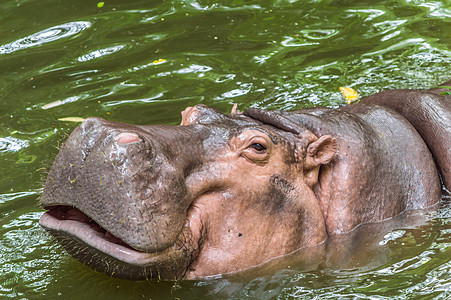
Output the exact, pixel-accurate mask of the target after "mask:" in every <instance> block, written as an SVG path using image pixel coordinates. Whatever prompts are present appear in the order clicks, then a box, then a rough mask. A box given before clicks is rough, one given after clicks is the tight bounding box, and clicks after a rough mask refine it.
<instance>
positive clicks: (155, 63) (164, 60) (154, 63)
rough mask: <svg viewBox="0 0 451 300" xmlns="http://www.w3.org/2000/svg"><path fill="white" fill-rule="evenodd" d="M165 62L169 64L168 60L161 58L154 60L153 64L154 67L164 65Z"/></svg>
mask: <svg viewBox="0 0 451 300" xmlns="http://www.w3.org/2000/svg"><path fill="white" fill-rule="evenodd" d="M165 62H167V60H166V59H164V58H160V59H156V60H154V61H153V62H152V64H153V65H159V64H162V63H165Z"/></svg>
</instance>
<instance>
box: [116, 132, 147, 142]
mask: <svg viewBox="0 0 451 300" xmlns="http://www.w3.org/2000/svg"><path fill="white" fill-rule="evenodd" d="M116 141H117V142H118V143H121V144H130V143H134V142H140V141H141V138H140V137H139V136H138V135H137V134H135V133H130V132H123V133H120V134H118V135H117V136H116Z"/></svg>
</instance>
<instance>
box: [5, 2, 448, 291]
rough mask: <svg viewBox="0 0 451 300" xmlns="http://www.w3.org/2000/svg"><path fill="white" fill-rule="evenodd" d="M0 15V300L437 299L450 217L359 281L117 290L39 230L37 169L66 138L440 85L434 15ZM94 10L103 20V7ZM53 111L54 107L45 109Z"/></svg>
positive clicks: (443, 6)
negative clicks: (206, 114) (346, 94)
mask: <svg viewBox="0 0 451 300" xmlns="http://www.w3.org/2000/svg"><path fill="white" fill-rule="evenodd" d="M97 3H98V2H97V1H86V0H80V1H63V0H59V1H58V0H40V1H37V0H2V1H1V2H0V123H1V125H2V126H1V128H0V159H1V162H2V164H1V165H0V172H1V173H2V174H3V176H2V177H1V179H0V298H14V299H21V298H22V299H30V298H41V297H42V298H49V299H55V298H58V297H59V298H60V299H150V298H152V299H175V298H180V299H192V298H195V297H196V298H202V297H206V298H213V299H216V298H252V299H264V298H280V299H297V298H300V299H304V298H315V297H317V298H318V299H328V298H329V299H335V298H340V299H351V298H362V299H368V298H371V297H372V298H374V299H384V298H387V299H393V298H399V299H405V298H409V299H413V298H415V299H446V298H448V299H449V298H450V297H451V276H450V274H451V262H450V258H451V201H450V198H449V196H447V193H446V192H444V197H443V203H442V205H441V207H440V209H439V210H438V212H435V213H431V216H430V218H429V221H428V222H427V223H426V224H423V225H421V226H416V227H414V228H406V229H398V230H394V231H392V232H391V233H389V234H388V235H386V236H385V237H384V239H383V240H382V241H381V243H385V244H386V246H387V250H388V252H387V253H386V256H385V257H386V261H384V262H383V263H380V264H376V265H374V266H372V267H368V266H366V267H361V268H355V269H338V270H332V269H324V268H323V269H321V268H319V269H318V270H315V271H310V272H301V271H295V270H293V269H282V270H279V271H275V272H273V273H272V274H266V275H256V276H254V278H252V277H251V278H247V279H246V280H244V279H237V278H223V279H215V280H210V281H200V282H180V283H177V284H174V283H171V282H152V283H151V282H129V281H124V280H117V279H111V278H109V277H106V276H104V275H102V274H98V273H95V272H93V271H92V270H90V269H89V268H87V267H85V266H83V265H82V264H80V263H78V262H77V261H75V260H74V259H72V258H71V257H69V256H68V255H67V254H66V253H65V252H64V251H63V250H62V248H61V247H60V246H58V245H57V244H55V243H53V242H52V238H51V237H50V236H49V235H48V234H47V233H46V232H44V230H42V229H41V228H40V227H39V225H38V219H39V217H40V215H41V214H42V209H41V208H40V207H39V205H38V197H39V194H40V193H41V191H42V182H43V178H44V177H45V169H46V168H48V167H49V166H50V165H51V162H52V160H53V158H54V157H55V155H56V152H57V146H58V144H59V142H61V141H62V140H64V138H65V136H66V135H67V133H68V132H70V131H71V130H72V129H73V128H74V127H75V126H76V124H75V123H70V122H62V121H58V119H59V118H63V117H83V118H84V117H88V116H100V117H103V118H105V119H108V120H115V121H121V122H129V123H133V124H157V123H164V124H177V123H178V122H180V111H182V110H183V109H184V108H185V107H186V106H191V105H194V104H197V103H204V104H208V105H210V106H214V107H216V108H218V109H220V110H223V111H228V110H230V109H231V106H232V104H233V103H238V104H239V109H241V110H244V109H245V108H248V107H251V106H254V107H261V108H268V109H275V108H277V109H294V108H303V107H311V106H315V105H326V106H329V107H336V106H339V105H341V104H343V102H344V100H343V99H342V97H341V96H340V94H339V91H338V87H339V86H350V87H353V88H354V89H356V90H357V91H358V92H359V93H360V94H361V95H362V96H364V95H368V94H371V93H374V92H377V91H379V90H381V89H388V88H428V87H432V86H435V85H436V84H438V83H440V82H443V81H446V80H449V79H450V78H451V76H450V70H451V67H450V59H451V51H450V46H451V26H450V17H451V3H450V2H449V1H447V0H443V1H419V0H410V1H408V0H405V1H401V0H398V1H394V0H393V1H368V0H367V1H320V0H317V1H282V0H279V1H239V0H235V1H190V0H186V1H148V0H147V1H144V0H143V1H117V0H115V1H113V0H111V1H108V0H106V1H105V3H104V6H103V7H98V5H97ZM100 6H101V5H100ZM55 101H61V102H58V103H59V104H60V105H57V106H54V107H51V108H48V109H43V106H44V105H46V104H49V103H53V102H55Z"/></svg>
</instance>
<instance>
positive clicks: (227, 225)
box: [40, 90, 451, 279]
mask: <svg viewBox="0 0 451 300" xmlns="http://www.w3.org/2000/svg"><path fill="white" fill-rule="evenodd" d="M441 92H442V90H430V91H410V90H394V91H389V92H384V93H380V94H376V95H373V96H370V97H368V98H367V99H363V100H362V101H360V102H359V103H358V104H353V105H350V106H346V107H343V108H340V109H337V110H333V109H327V108H313V109H304V110H299V111H294V112H282V111H264V110H260V109H254V108H252V109H248V110H246V111H245V112H243V113H232V114H229V115H226V114H223V113H220V112H218V111H216V110H214V109H211V108H208V107H206V106H202V105H198V106H195V107H190V108H187V109H186V110H185V111H184V112H183V113H182V124H181V126H135V125H129V124H121V123H115V122H109V121H105V120H102V119H98V118H91V119H88V120H86V121H85V122H84V123H83V124H82V125H81V126H80V127H78V128H77V129H75V130H74V132H73V133H72V134H71V136H70V137H69V138H68V140H67V141H66V143H65V144H64V145H63V147H62V148H61V150H60V153H59V154H58V157H57V159H56V161H55V163H54V165H53V167H52V169H51V171H50V173H49V176H48V179H47V182H46V185H45V188H44V192H43V195H42V200H41V204H42V206H43V207H44V208H45V209H47V210H48V212H47V213H45V214H44V215H43V216H42V218H41V221H40V223H41V225H42V226H43V227H44V228H46V229H47V230H49V231H50V232H51V233H52V234H54V235H55V236H56V237H58V238H59V240H60V241H61V243H62V244H63V245H64V246H65V247H66V249H67V250H68V251H69V252H70V253H71V254H72V255H73V256H75V257H76V258H78V259H79V260H81V261H82V262H84V263H85V264H87V265H89V266H91V267H92V268H94V269H96V270H98V271H101V272H104V273H106V274H109V275H112V276H116V277H122V278H129V279H145V278H164V279H180V278H186V279H195V278H201V277H206V276H213V275H218V274H224V273H230V272H236V271H241V270H244V269H247V268H250V267H253V266H256V265H259V264H262V263H264V262H266V261H268V260H270V259H272V258H275V257H280V256H283V255H286V254H288V253H291V252H293V251H296V250H298V249H302V248H304V249H308V248H312V247H318V245H321V244H322V243H323V242H324V241H325V240H326V239H327V238H328V237H330V236H335V235H337V234H343V233H348V232H350V231H352V230H353V229H354V228H356V227H357V226H359V225H360V224H363V223H368V222H378V221H382V220H386V219H389V218H392V217H393V216H396V215H398V214H400V213H401V212H403V211H406V210H415V209H423V208H427V207H430V206H432V205H434V204H437V203H438V202H439V201H440V197H441V185H440V177H439V172H438V171H437V167H436V164H435V163H434V159H435V161H436V162H437V164H438V169H439V171H440V174H441V176H442V178H443V182H444V184H445V186H446V187H447V188H448V189H450V183H451V178H450V168H451V154H450V147H451V100H450V96H447V95H441V94H440V93H441ZM406 106H407V107H408V109H406ZM431 112H433V113H431ZM425 116H426V117H425ZM431 129H433V130H431ZM431 152H432V154H431ZM315 249H317V248H315ZM319 251H320V250H319ZM306 252H307V251H306ZM317 254H318V253H317ZM299 255H302V251H301V252H300V254H299Z"/></svg>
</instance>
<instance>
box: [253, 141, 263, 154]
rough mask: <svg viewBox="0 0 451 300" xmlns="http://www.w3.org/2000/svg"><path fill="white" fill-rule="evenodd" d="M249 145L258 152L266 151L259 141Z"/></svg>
mask: <svg viewBox="0 0 451 300" xmlns="http://www.w3.org/2000/svg"><path fill="white" fill-rule="evenodd" d="M250 147H251V148H252V149H254V150H255V151H257V152H260V153H262V152H265V151H266V147H265V146H263V145H262V144H259V143H253V144H252V145H251V146H250Z"/></svg>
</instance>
